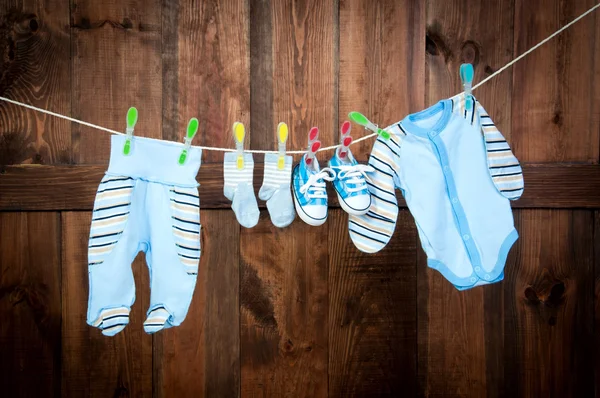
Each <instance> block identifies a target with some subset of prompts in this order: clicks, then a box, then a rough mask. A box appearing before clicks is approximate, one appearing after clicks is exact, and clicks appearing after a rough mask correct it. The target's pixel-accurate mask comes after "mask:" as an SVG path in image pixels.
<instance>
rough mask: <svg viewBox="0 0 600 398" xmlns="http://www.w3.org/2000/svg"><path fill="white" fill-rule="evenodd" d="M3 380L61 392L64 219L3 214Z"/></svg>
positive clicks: (7, 388)
mask: <svg viewBox="0 0 600 398" xmlns="http://www.w3.org/2000/svg"><path fill="white" fill-rule="evenodd" d="M0 237H1V239H0V316H1V317H2V322H0V385H1V386H2V390H3V391H4V393H5V394H6V393H8V395H7V396H19V397H42V396H47V395H54V396H59V395H60V347H61V338H60V317H61V311H60V306H61V305H60V276H61V271H60V219H59V215H58V213H29V214H27V213H0Z"/></svg>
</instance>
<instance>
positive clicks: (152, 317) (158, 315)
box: [144, 306, 171, 333]
mask: <svg viewBox="0 0 600 398" xmlns="http://www.w3.org/2000/svg"><path fill="white" fill-rule="evenodd" d="M170 316H171V315H170V314H169V312H168V311H167V310H166V309H165V307H162V306H160V307H156V308H154V309H153V310H152V311H150V312H149V313H148V317H147V318H146V320H145V321H144V331H145V332H146V333H156V332H158V331H159V330H162V329H163V328H164V327H165V324H166V323H167V320H168V319H169V317H170Z"/></svg>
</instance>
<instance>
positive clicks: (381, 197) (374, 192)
mask: <svg viewBox="0 0 600 398" xmlns="http://www.w3.org/2000/svg"><path fill="white" fill-rule="evenodd" d="M386 130H387V131H388V132H390V135H391V137H390V139H389V140H385V139H383V138H381V137H378V138H377V140H376V141H375V144H374V145H373V150H372V151H371V156H370V157H369V166H371V167H372V168H373V170H374V171H373V172H371V173H369V174H368V177H369V178H368V179H367V181H366V182H367V188H368V189H369V193H370V194H371V206H370V207H369V210H368V211H367V213H366V214H364V215H352V214H350V215H349V216H348V230H349V232H350V238H351V239H352V242H354V245H355V246H356V247H357V248H358V249H359V250H361V251H363V252H365V253H376V252H378V251H380V250H381V249H383V248H384V247H385V246H386V245H387V244H388V242H389V241H390V239H391V238H392V235H393V234H394V229H395V228H396V219H397V218H398V201H397V200H396V194H395V189H396V187H398V186H399V185H400V179H399V177H398V172H397V171H398V165H399V163H400V155H399V154H400V146H401V143H402V135H403V134H402V132H401V130H400V129H399V128H398V126H397V125H394V126H392V127H389V128H387V129H386Z"/></svg>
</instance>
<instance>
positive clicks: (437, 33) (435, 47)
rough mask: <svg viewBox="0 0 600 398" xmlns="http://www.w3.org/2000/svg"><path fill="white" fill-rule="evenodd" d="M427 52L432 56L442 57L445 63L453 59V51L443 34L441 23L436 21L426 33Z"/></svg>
mask: <svg viewBox="0 0 600 398" xmlns="http://www.w3.org/2000/svg"><path fill="white" fill-rule="evenodd" d="M425 52H426V53H427V54H429V55H432V56H438V55H442V56H443V57H444V62H445V63H448V62H449V61H450V60H451V59H452V50H451V49H450V46H448V44H447V40H446V39H445V37H444V34H443V33H442V29H441V25H440V23H439V22H437V21H434V22H433V23H432V24H431V25H429V26H428V27H427V31H426V33H425Z"/></svg>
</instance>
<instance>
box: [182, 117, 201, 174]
mask: <svg viewBox="0 0 600 398" xmlns="http://www.w3.org/2000/svg"><path fill="white" fill-rule="evenodd" d="M198 126H199V123H198V119H196V118H195V117H193V118H191V119H190V121H189V122H188V126H187V132H186V133H185V138H184V140H183V141H184V143H185V148H183V151H181V155H179V164H180V165H183V164H184V163H185V159H186V158H187V155H188V152H189V150H190V148H191V146H192V140H193V139H194V136H195V135H196V133H197V132H198Z"/></svg>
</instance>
